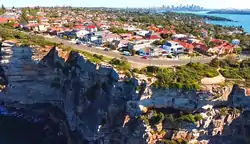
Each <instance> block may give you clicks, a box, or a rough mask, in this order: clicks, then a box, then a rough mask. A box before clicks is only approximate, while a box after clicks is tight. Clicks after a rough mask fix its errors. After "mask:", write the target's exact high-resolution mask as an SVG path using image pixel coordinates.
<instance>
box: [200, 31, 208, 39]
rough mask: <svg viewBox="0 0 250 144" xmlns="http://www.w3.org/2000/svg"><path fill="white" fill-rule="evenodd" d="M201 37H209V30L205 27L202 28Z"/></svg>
mask: <svg viewBox="0 0 250 144" xmlns="http://www.w3.org/2000/svg"><path fill="white" fill-rule="evenodd" d="M201 37H202V38H207V37H208V32H207V30H205V29H202V30H201Z"/></svg>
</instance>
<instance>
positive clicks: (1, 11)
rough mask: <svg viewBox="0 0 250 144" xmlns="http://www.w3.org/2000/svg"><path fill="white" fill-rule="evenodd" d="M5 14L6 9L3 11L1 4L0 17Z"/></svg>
mask: <svg viewBox="0 0 250 144" xmlns="http://www.w3.org/2000/svg"><path fill="white" fill-rule="evenodd" d="M5 12H6V9H5V7H4V5H3V4H2V7H1V9H0V15H1V14H4V13H5Z"/></svg>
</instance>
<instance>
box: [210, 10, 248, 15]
mask: <svg viewBox="0 0 250 144" xmlns="http://www.w3.org/2000/svg"><path fill="white" fill-rule="evenodd" d="M208 14H238V15H250V10H213V11H209V12H208Z"/></svg>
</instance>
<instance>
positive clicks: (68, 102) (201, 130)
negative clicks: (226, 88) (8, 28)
mask: <svg viewBox="0 0 250 144" xmlns="http://www.w3.org/2000/svg"><path fill="white" fill-rule="evenodd" d="M1 52H2V59H1V67H0V71H1V73H0V77H1V79H0V84H1V86H2V87H1V89H2V92H1V93H0V100H1V101H3V102H5V103H6V104H5V106H13V105H10V104H8V103H11V104H13V103H17V105H15V106H14V107H20V105H24V107H26V106H27V105H37V104H38V103H43V104H51V105H53V107H57V108H59V109H58V111H60V112H62V113H63V115H65V117H64V118H62V117H60V116H58V115H56V114H55V113H58V112H54V113H52V112H50V111H51V109H49V110H47V111H48V112H47V113H45V115H48V118H49V119H51V120H53V121H54V122H55V123H60V124H59V125H61V128H62V131H63V133H62V134H63V135H65V136H66V137H67V138H68V141H67V143H79V144H81V143H89V142H92V143H102V144H116V143H122V144H145V143H152V144H154V143H163V141H162V140H166V139H168V140H170V139H172V140H180V139H182V140H185V141H189V142H204V143H217V140H218V141H220V140H221V141H222V142H220V143H223V142H227V141H229V143H230V141H231V143H232V142H235V140H242V141H243V142H248V139H247V137H249V136H250V135H249V133H248V131H249V126H250V124H249V122H248V119H249V118H248V115H249V114H248V110H249V106H250V105H249V97H247V96H246V94H245V91H244V89H241V88H240V87H237V86H234V87H233V88H232V91H231V92H230V95H229V96H225V97H224V98H223V99H217V100H214V99H213V98H211V97H213V94H208V93H205V94H200V93H197V92H196V91H182V90H178V89H169V90H157V89H152V88H150V87H148V86H147V85H146V84H145V82H142V83H141V85H143V89H141V90H140V92H139V93H137V92H136V88H137V86H138V82H137V80H136V79H135V78H132V79H127V80H126V81H122V80H120V79H119V74H118V73H117V72H116V71H115V70H114V69H113V68H112V67H107V66H102V65H97V64H93V63H91V62H89V61H88V60H86V59H85V58H84V56H82V55H81V54H79V53H77V52H74V51H71V52H66V51H62V50H60V49H57V48H51V49H48V48H46V49H42V48H29V47H12V48H8V47H5V48H2V49H1ZM141 97H144V98H141ZM145 98H147V99H145ZM140 99H141V100H140ZM152 109H153V110H156V111H157V112H161V113H163V116H164V118H163V119H162V120H160V121H159V122H158V121H157V122H158V123H152V122H154V121H152V120H151V119H152V117H157V115H155V116H154V114H152V113H151V110H152ZM238 109H240V110H238ZM40 111H43V110H40ZM190 113H191V114H193V115H198V114H199V115H200V116H201V117H199V119H198V120H197V121H195V122H194V123H193V122H187V121H185V119H180V118H179V119H178V117H180V116H183V115H184V116H185V115H186V114H190ZM142 115H143V116H145V117H144V118H146V119H140V118H138V116H142ZM169 115H173V116H174V119H172V117H169ZM157 118H158V117H157ZM177 119H178V120H177ZM147 120H149V122H147ZM175 120H176V121H175ZM231 135H234V137H231ZM165 143H166V141H165Z"/></svg>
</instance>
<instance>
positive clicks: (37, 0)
mask: <svg viewBox="0 0 250 144" xmlns="http://www.w3.org/2000/svg"><path fill="white" fill-rule="evenodd" d="M0 4H3V5H4V6H5V7H12V6H15V7H23V6H38V5H39V6H63V5H70V6H78V7H159V6H162V5H180V4H182V5H186V4H195V5H199V6H202V7H205V8H237V9H250V0H0Z"/></svg>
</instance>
